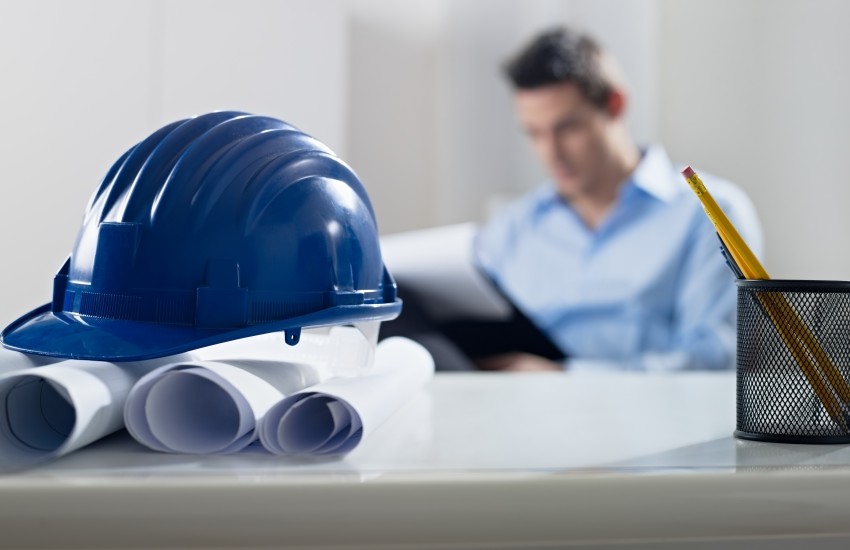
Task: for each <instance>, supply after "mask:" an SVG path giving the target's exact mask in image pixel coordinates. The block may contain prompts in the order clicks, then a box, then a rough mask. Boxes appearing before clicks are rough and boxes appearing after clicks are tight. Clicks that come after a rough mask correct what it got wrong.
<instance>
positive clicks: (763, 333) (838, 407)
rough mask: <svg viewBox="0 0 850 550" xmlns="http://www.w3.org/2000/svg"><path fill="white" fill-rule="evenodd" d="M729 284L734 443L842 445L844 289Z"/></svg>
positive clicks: (846, 359) (845, 434)
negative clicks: (734, 300) (732, 288)
mask: <svg viewBox="0 0 850 550" xmlns="http://www.w3.org/2000/svg"><path fill="white" fill-rule="evenodd" d="M737 284H738V326H737V339H738V354H737V403H738V406H737V426H736V430H735V436H736V437H739V438H743V439H753V440H757V441H775V442H783V443H850V406H849V405H848V404H850V282H844V281H790V280H785V281H783V280H777V279H773V280H767V281H755V280H742V279H739V280H738V281H737Z"/></svg>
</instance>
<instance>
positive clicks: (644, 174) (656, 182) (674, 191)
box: [626, 145, 687, 202]
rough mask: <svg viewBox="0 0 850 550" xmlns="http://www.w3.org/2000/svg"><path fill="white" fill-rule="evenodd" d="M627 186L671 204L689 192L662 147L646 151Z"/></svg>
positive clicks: (655, 146) (656, 146) (653, 146)
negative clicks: (682, 194) (680, 195)
mask: <svg viewBox="0 0 850 550" xmlns="http://www.w3.org/2000/svg"><path fill="white" fill-rule="evenodd" d="M626 185H627V186H629V185H631V186H634V187H635V188H637V189H640V190H642V191H643V192H645V193H646V194H648V195H650V196H652V197H655V198H656V199H658V200H660V201H662V202H671V201H672V200H673V199H674V198H676V197H677V196H678V195H679V194H681V193H683V192H685V191H686V190H687V188H686V185H685V182H684V180H681V181H680V178H679V177H678V172H677V170H676V167H675V166H673V163H672V162H670V157H668V156H667V152H666V151H665V150H664V148H663V147H661V146H660V145H652V146H650V147H648V148H647V149H646V151H645V152H644V154H643V157H642V158H641V160H640V163H638V165H637V168H635V171H634V172H632V175H631V177H630V178H629V181H628V182H627V183H626Z"/></svg>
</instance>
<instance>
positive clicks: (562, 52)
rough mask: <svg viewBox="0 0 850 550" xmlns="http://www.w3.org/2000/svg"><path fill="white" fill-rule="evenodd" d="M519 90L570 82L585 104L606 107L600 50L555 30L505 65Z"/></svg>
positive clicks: (608, 85)
mask: <svg viewBox="0 0 850 550" xmlns="http://www.w3.org/2000/svg"><path fill="white" fill-rule="evenodd" d="M504 70H505V74H506V75H507V76H508V78H509V79H510V80H511V82H512V83H513V85H514V87H515V88H516V89H518V90H531V89H534V88H540V87H543V86H547V85H550V84H560V83H562V82H571V83H573V84H575V85H576V86H577V87H578V89H579V90H580V91H581V93H582V94H583V95H584V97H585V98H587V100H588V101H590V102H591V103H593V104H594V105H596V106H598V107H603V108H604V107H605V106H606V104H607V102H608V96H609V95H610V93H611V89H612V87H613V86H612V83H611V81H610V78H609V77H608V76H607V75H606V74H605V71H604V70H603V66H602V49H601V48H600V47H599V44H598V43H597V42H596V41H595V40H594V39H593V38H591V37H590V36H588V35H586V34H583V33H580V32H578V31H575V30H573V29H569V28H567V27H558V28H555V29H552V30H549V31H546V32H544V33H542V34H540V35H538V36H537V37H535V38H534V39H533V40H532V41H531V43H530V44H528V45H526V46H525V48H523V49H522V50H520V51H519V53H517V54H516V55H515V56H514V57H513V58H511V59H509V60H508V61H507V62H506V63H505V65H504Z"/></svg>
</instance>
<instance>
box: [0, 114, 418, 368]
mask: <svg viewBox="0 0 850 550" xmlns="http://www.w3.org/2000/svg"><path fill="white" fill-rule="evenodd" d="M400 311H401V301H400V300H398V299H397V297H396V286H395V282H394V281H393V279H392V277H391V276H390V274H389V272H388V271H387V270H386V268H385V267H384V264H383V260H382V258H381V250H380V246H379V241H378V230H377V226H376V222H375V214H374V211H373V209H372V205H371V203H370V202H369V198H368V196H367V195H366V191H365V189H364V188H363V185H362V184H361V183H360V180H359V179H358V178H357V175H356V174H355V173H354V172H353V171H352V170H351V168H349V167H348V166H347V165H346V164H345V163H344V162H343V161H342V160H340V159H339V158H338V157H336V156H335V155H334V153H333V152H332V151H331V150H330V149H328V148H327V147H326V146H325V145H323V144H322V143H320V142H319V141H317V140H316V139H314V138H312V137H310V136H308V135H307V134H304V133H303V132H300V131H298V130H297V129H295V128H294V127H292V126H290V125H289V124H286V123H285V122H282V121H280V120H277V119H274V118H268V117H262V116H253V115H249V114H246V113H239V112H215V113H209V114H205V115H202V116H198V117H196V118H192V119H188V120H181V121H177V122H174V123H172V124H169V125H167V126H165V127H163V128H161V129H159V130H157V131H156V132H154V133H153V134H151V136H150V137H148V138H147V139H145V140H144V141H142V142H140V143H139V144H137V145H136V146H135V147H133V148H131V149H130V150H129V151H127V152H126V153H124V155H123V156H122V157H121V158H119V159H118V162H116V163H115V164H114V165H113V166H112V168H110V170H109V172H108V173H107V174H106V177H105V178H104V179H103V182H102V183H101V184H100V186H99V187H98V189H97V191H96V192H95V193H94V195H93V196H92V198H91V200H90V202H89V204H88V207H87V208H86V214H85V217H84V219H83V224H82V227H81V228H80V232H79V234H78V235H77V240H76V244H75V245H74V248H73V250H72V252H71V255H70V257H69V258H68V260H67V261H66V262H65V264H64V265H63V266H62V268H61V269H60V271H59V273H58V274H57V275H56V277H55V278H54V284H53V301H52V303H49V304H46V305H44V306H42V307H40V308H38V309H35V310H33V311H31V312H30V313H28V314H26V315H24V316H23V317H21V318H20V319H18V320H17V321H15V322H13V323H12V324H11V325H9V326H8V327H6V329H5V330H3V332H2V334H0V341H2V343H3V345H4V346H6V347H7V348H11V349H15V350H19V351H23V352H27V353H35V354H40V355H49V356H55V357H65V358H74V359H93V360H108V361H136V360H143V359H151V358H155V357H162V356H165V355H171V354H176V353H181V352H184V351H187V350H191V349H195V348H199V347H204V346H208V345H211V344H216V343H220V342H224V341H228V340H235V339H237V338H242V337H245V336H252V335H255V334H260V333H266V332H276V331H284V332H285V333H286V335H285V339H286V341H287V343H289V344H293V345H294V344H296V343H297V342H298V338H299V336H300V331H301V329H302V328H306V327H317V326H327V325H339V324H354V323H359V322H365V321H381V320H387V319H392V318H394V317H396V316H398V314H399V312H400Z"/></svg>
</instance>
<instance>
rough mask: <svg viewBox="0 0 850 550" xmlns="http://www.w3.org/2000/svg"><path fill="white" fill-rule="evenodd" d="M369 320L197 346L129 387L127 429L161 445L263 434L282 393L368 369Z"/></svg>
mask: <svg viewBox="0 0 850 550" xmlns="http://www.w3.org/2000/svg"><path fill="white" fill-rule="evenodd" d="M375 337H376V331H372V330H371V327H370V326H366V327H365V328H364V327H363V326H361V327H357V328H355V327H345V326H336V327H332V328H319V329H310V330H305V331H303V332H302V334H301V339H300V341H299V343H298V344H297V345H295V346H289V345H287V344H286V343H285V342H284V339H283V335H282V334H279V333H275V334H262V335H259V336H253V337H250V338H245V339H243V340H238V341H233V342H226V343H224V344H218V345H215V346H211V347H208V348H203V349H200V350H197V352H196V354H197V356H198V357H199V358H201V359H203V361H190V362H177V363H174V364H171V365H167V366H163V367H161V368H159V369H157V370H155V371H153V372H151V373H150V374H148V375H147V376H145V377H144V378H143V379H142V380H140V381H139V383H138V384H137V385H136V386H135V387H134V388H133V390H132V391H131V392H130V396H129V398H128V399H127V404H126V406H125V411H124V420H125V424H126V426H127V431H129V432H130V435H132V436H133V438H135V439H136V440H137V441H138V442H140V443H141V444H143V445H145V446H147V447H149V448H151V449H154V450H157V451H162V452H173V453H189V454H206V453H233V452H237V451H240V450H242V449H244V448H245V447H247V446H248V445H250V444H251V443H252V442H254V441H256V440H257V437H258V434H257V428H258V426H259V423H260V420H261V419H262V417H263V416H264V415H265V414H266V412H267V411H268V410H269V408H271V406H272V405H274V404H275V403H278V402H279V401H280V400H281V399H283V397H285V396H287V395H290V394H292V393H293V392H296V391H298V390H301V389H303V388H306V387H308V386H312V385H314V384H316V383H318V382H320V381H322V380H324V379H327V378H329V377H331V376H340V375H343V376H353V375H358V374H362V373H364V372H368V371H369V369H370V368H371V365H372V362H373V359H374V343H373V342H374V340H375Z"/></svg>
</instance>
